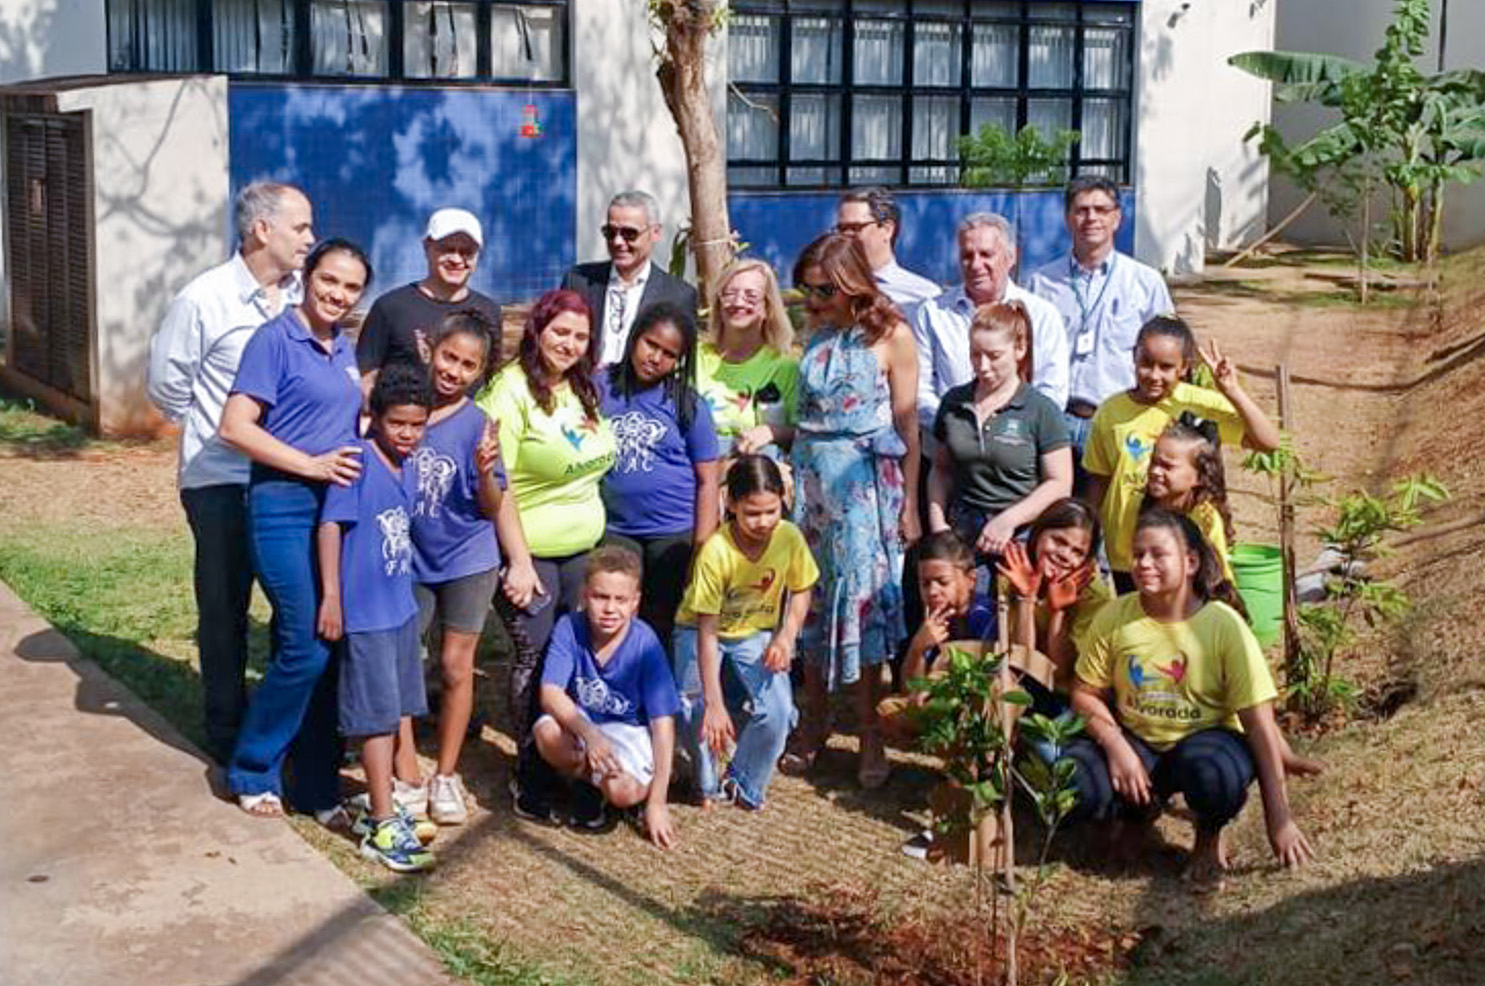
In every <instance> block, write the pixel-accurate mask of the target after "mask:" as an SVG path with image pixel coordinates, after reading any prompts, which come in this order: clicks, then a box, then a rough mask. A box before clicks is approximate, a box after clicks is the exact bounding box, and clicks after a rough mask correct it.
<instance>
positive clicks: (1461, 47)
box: [1269, 0, 1485, 249]
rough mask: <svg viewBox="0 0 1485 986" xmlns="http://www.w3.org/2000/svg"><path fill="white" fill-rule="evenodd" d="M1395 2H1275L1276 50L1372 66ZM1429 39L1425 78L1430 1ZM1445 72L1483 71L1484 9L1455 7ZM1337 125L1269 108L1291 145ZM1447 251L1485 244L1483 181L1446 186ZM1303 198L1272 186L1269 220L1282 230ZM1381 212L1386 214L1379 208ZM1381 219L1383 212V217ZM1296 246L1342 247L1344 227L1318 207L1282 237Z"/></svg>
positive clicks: (1285, 186)
mask: <svg viewBox="0 0 1485 986" xmlns="http://www.w3.org/2000/svg"><path fill="white" fill-rule="evenodd" d="M1392 7H1393V0H1279V18H1278V31H1277V35H1276V40H1275V44H1274V46H1273V47H1275V48H1278V49H1281V50H1284V51H1321V52H1329V53H1332V54H1336V55H1345V56H1346V57H1348V58H1355V59H1357V60H1358V61H1362V62H1370V61H1371V60H1372V55H1373V54H1374V53H1375V52H1376V50H1377V49H1378V48H1380V47H1381V46H1382V36H1383V33H1384V32H1385V31H1386V30H1387V25H1388V24H1390V23H1391V22H1392ZM1432 7H1433V32H1432V34H1431V35H1430V38H1429V48H1428V51H1427V53H1425V54H1424V56H1423V57H1422V58H1421V59H1419V65H1420V67H1422V69H1423V70H1424V71H1425V72H1436V71H1438V64H1439V63H1438V57H1439V56H1438V42H1439V20H1438V19H1439V15H1440V11H1441V7H1442V4H1441V3H1440V0H1433V4H1432ZM1444 55H1445V58H1444V67H1445V68H1446V69H1456V68H1480V67H1481V66H1485V3H1482V2H1480V0H1453V2H1452V3H1450V4H1449V30H1448V37H1447V39H1446V42H1445V52H1444ZM1333 120H1334V117H1333V115H1331V113H1330V111H1328V110H1323V109H1320V108H1317V107H1314V106H1309V105H1292V104H1290V105H1285V104H1276V105H1275V106H1274V126H1275V127H1277V128H1278V129H1279V130H1280V131H1281V132H1282V133H1283V134H1284V136H1285V137H1286V138H1287V139H1289V140H1303V139H1304V138H1306V137H1308V136H1310V135H1311V134H1313V133H1315V131H1316V130H1318V129H1319V128H1321V127H1323V126H1327V125H1329V124H1330V123H1331V122H1332V121H1333ZM1445 195H1446V200H1445V205H1446V207H1445V211H1444V244H1445V246H1447V247H1449V248H1451V249H1459V248H1463V247H1467V246H1472V245H1474V244H1476V243H1480V242H1482V241H1485V180H1481V179H1477V180H1476V181H1475V182H1474V183H1472V184H1470V185H1462V186H1461V185H1457V184H1456V185H1451V186H1450V187H1449V188H1448V189H1447V191H1446V193H1445ZM1302 198H1304V193H1303V192H1300V191H1299V190H1298V189H1296V188H1295V187H1294V186H1293V185H1292V184H1290V183H1289V182H1287V181H1285V180H1284V179H1283V178H1276V179H1275V180H1274V182H1273V197H1272V199H1271V201H1270V203H1269V218H1270V220H1271V221H1273V222H1279V221H1280V220H1281V219H1282V218H1283V217H1284V216H1285V215H1287V214H1288V213H1289V211H1290V210H1291V209H1293V208H1294V207H1295V206H1296V205H1298V204H1299V202H1300V200H1301V199H1302ZM1382 208H1383V209H1384V210H1385V206H1383V207H1382ZM1383 214H1384V215H1385V212H1384V213H1383ZM1283 235H1284V238H1285V239H1287V240H1292V241H1294V242H1297V243H1324V244H1341V243H1344V242H1345V234H1344V232H1343V230H1342V227H1341V225H1340V224H1339V223H1338V222H1336V221H1335V220H1334V219H1331V218H1330V216H1329V215H1327V214H1326V212H1325V210H1324V209H1322V208H1320V207H1319V206H1312V207H1311V208H1310V209H1309V210H1308V211H1306V212H1305V213H1304V215H1303V216H1302V217H1301V218H1299V219H1297V220H1296V221H1295V222H1294V223H1293V224H1292V225H1290V226H1289V227H1288V229H1287V230H1286V231H1285V233H1284V234H1283Z"/></svg>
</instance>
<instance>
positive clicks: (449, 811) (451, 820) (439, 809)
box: [428, 774, 469, 825]
mask: <svg viewBox="0 0 1485 986" xmlns="http://www.w3.org/2000/svg"><path fill="white" fill-rule="evenodd" d="M428 817H429V818H431V819H433V820H434V821H435V822H437V823H438V824H440V825H463V824H464V823H465V822H467V821H469V806H468V805H467V804H465V802H464V783H463V782H462V781H460V780H459V775H458V774H434V775H433V779H432V780H430V781H429V782H428Z"/></svg>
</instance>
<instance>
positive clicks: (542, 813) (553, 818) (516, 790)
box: [510, 777, 562, 828]
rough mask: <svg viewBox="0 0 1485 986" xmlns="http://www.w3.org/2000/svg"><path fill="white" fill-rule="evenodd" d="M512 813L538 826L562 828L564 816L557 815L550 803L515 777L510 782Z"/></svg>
mask: <svg viewBox="0 0 1485 986" xmlns="http://www.w3.org/2000/svg"><path fill="white" fill-rule="evenodd" d="M510 797H511V811H512V812H514V813H515V816H516V817H517V818H519V819H522V820H524V821H528V822H535V823H537V824H538V825H550V826H552V827H553V828H560V827H561V826H562V816H561V815H559V814H557V811H556V809H555V808H553V807H552V804H551V802H550V801H548V800H547V799H546V798H545V797H544V796H542V795H540V794H538V793H537V792H536V791H534V790H532V789H530V788H525V787H522V786H521V785H520V784H519V783H517V782H516V779H515V778H514V777H512V778H511V782H510Z"/></svg>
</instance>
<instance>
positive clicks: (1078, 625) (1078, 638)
mask: <svg viewBox="0 0 1485 986" xmlns="http://www.w3.org/2000/svg"><path fill="white" fill-rule="evenodd" d="M1113 598H1114V592H1113V590H1112V589H1110V588H1109V584H1108V583H1107V582H1105V581H1104V580H1103V578H1102V577H1101V576H1099V575H1098V574H1096V573H1095V574H1094V576H1093V581H1092V582H1089V583H1088V584H1087V585H1086V586H1084V587H1083V591H1082V592H1080V593H1078V601H1077V602H1075V603H1073V606H1072V613H1071V614H1070V615H1071V617H1072V627H1071V636H1072V645H1073V648H1074V649H1075V650H1076V651H1077V652H1078V653H1079V654H1081V653H1083V645H1084V641H1085V640H1086V639H1087V637H1088V628H1089V627H1090V626H1092V625H1093V618H1094V617H1095V616H1097V615H1098V614H1099V612H1100V611H1101V610H1102V609H1103V604H1104V603H1106V602H1108V601H1109V600H1110V599H1113ZM1050 616H1051V613H1050V611H1049V610H1048V609H1047V600H1046V599H1045V598H1038V599H1037V601H1036V610H1035V617H1036V636H1037V640H1041V639H1042V638H1043V637H1045V636H1046V635H1047V621H1048V619H1049V618H1050Z"/></svg>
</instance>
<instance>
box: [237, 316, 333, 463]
mask: <svg viewBox="0 0 1485 986" xmlns="http://www.w3.org/2000/svg"><path fill="white" fill-rule="evenodd" d="M232 393H234V394H246V395H248V396H249V397H251V398H253V399H254V400H256V401H257V402H258V403H259V404H261V405H263V415H262V417H261V418H260V419H259V421H258V423H259V424H260V425H262V427H263V430H264V431H267V432H268V434H270V435H272V436H273V437H274V438H277V439H278V440H279V441H281V442H283V443H284V444H285V445H291V446H293V447H294V448H296V449H298V450H299V451H301V452H304V453H306V454H308V455H322V454H324V453H325V452H329V451H331V450H333V449H336V448H339V447H340V446H342V445H350V444H352V443H354V442H355V440H356V424H357V420H358V417H359V415H360V413H361V375H360V374H359V373H358V372H356V351H355V349H354V347H352V346H351V344H350V343H349V342H348V341H347V340H346V337H345V333H344V332H341V331H339V330H337V331H336V333H335V337H334V341H333V342H332V344H331V347H330V352H328V353H326V352H325V350H324V348H323V347H322V346H321V345H320V344H319V342H318V341H316V339H315V337H314V333H312V332H310V330H309V327H308V326H306V325H305V324H304V323H303V322H301V321H300V320H299V316H298V315H296V314H294V309H293V308H286V309H284V311H283V313H282V314H280V315H279V316H278V317H276V318H273V319H270V320H269V321H267V322H265V323H263V325H262V326H261V327H260V328H259V329H258V331H257V332H254V333H253V337H252V338H251V339H249V340H248V343H247V345H246V346H245V347H243V350H242V361H241V362H240V363H239V364H238V366H237V379H236V380H234V381H233V382H232Z"/></svg>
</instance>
